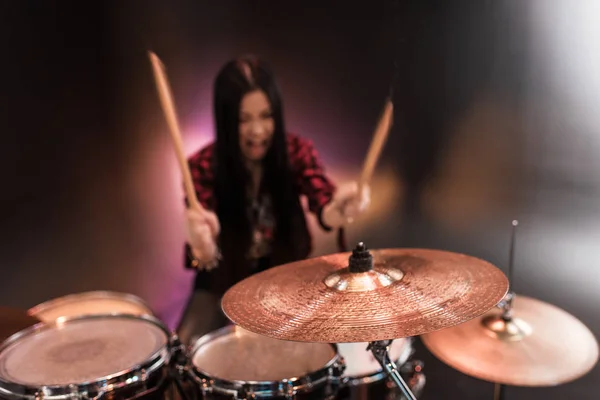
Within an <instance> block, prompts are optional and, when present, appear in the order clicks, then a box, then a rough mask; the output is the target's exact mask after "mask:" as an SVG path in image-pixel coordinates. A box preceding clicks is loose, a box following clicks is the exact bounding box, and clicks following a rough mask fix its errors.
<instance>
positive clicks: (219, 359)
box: [0, 243, 598, 400]
mask: <svg viewBox="0 0 600 400" xmlns="http://www.w3.org/2000/svg"><path fill="white" fill-rule="evenodd" d="M511 258H512V257H511ZM511 264H512V263H511ZM222 309H223V312H224V313H225V315H226V316H227V317H228V318H229V320H230V321H231V322H232V324H231V325H228V326H226V327H223V328H221V329H219V330H217V331H214V332H210V333H208V334H206V335H204V336H202V337H200V338H199V339H197V340H196V341H195V342H194V343H191V344H190V345H189V346H186V345H184V344H182V343H181V342H180V341H179V339H178V337H177V335H176V334H175V333H173V332H171V331H170V330H169V329H168V328H167V327H166V325H165V324H164V323H162V322H161V321H160V320H159V319H158V318H156V316H154V315H153V313H152V311H151V309H150V307H149V306H148V305H147V304H146V303H145V302H144V301H143V300H141V299H139V298H138V297H135V296H132V295H128V294H121V293H114V292H86V293H79V294H74V295H68V296H65V297H61V298H58V299H54V300H50V301H48V302H45V303H42V304H40V305H38V306H35V307H33V308H31V309H30V310H29V311H28V312H26V313H25V312H19V311H18V310H13V309H8V308H0V316H1V318H2V323H1V324H0V326H1V327H2V330H1V331H0V333H1V334H2V335H3V336H2V337H0V340H2V341H3V342H2V344H1V345H0V398H2V399H36V400H37V399H119V400H125V399H134V398H135V399H149V400H154V399H161V400H162V399H182V400H186V399H206V400H211V399H213V400H218V399H235V400H237V399H273V400H275V399H298V400H300V399H315V400H316V399H319V400H324V399H328V400H350V399H352V400H354V399H369V398H372V399H386V400H388V399H389V400H392V399H394V400H399V399H403V400H410V399H416V398H417V396H420V394H421V393H422V391H423V389H424V386H425V376H424V374H423V364H422V363H421V362H420V361H418V360H414V359H412V356H413V352H414V350H413V347H412V342H413V340H414V338H415V337H416V336H421V338H422V340H423V342H424V344H425V345H426V347H427V348H428V349H429V350H430V351H431V352H432V353H433V354H434V355H435V356H437V357H438V358H439V359H440V360H442V361H443V362H445V363H447V364H448V365H450V366H451V367H453V368H455V369H457V370H458V371H461V372H463V373H465V374H467V375H471V376H474V377H477V378H480V379H482V380H487V381H490V382H494V383H496V384H497V390H496V397H497V398H498V396H500V394H501V393H500V392H502V388H503V386H502V385H514V386H549V385H556V384H560V383H564V382H568V381H571V380H574V379H576V378H578V377H581V376H583V375H584V374H586V373H587V372H589V371H590V370H591V369H592V368H593V367H594V365H595V364H596V362H597V360H598V345H597V342H596V339H595V338H594V336H593V335H592V334H591V332H590V331H589V330H588V329H587V328H586V327H585V326H584V325H583V324H582V323H581V322H580V321H578V320H577V319H576V318H575V317H573V316H571V315H570V314H568V313H566V312H564V311H562V310H560V309H558V308H556V307H554V306H551V305H549V304H546V303H544V302H541V301H539V300H535V299H531V298H528V297H522V296H519V297H517V296H516V295H515V294H514V293H513V292H512V291H509V280H508V279H507V277H506V276H505V275H504V274H503V273H502V272H501V271H500V270H499V269H498V268H496V267H495V266H493V265H491V264H489V263H488V262H486V261H483V260H481V259H477V258H474V257H471V256H467V255H464V254H457V253H451V252H446V251H439V250H430V249H380V250H369V249H367V248H366V246H365V245H364V244H362V243H359V244H358V245H357V246H356V247H355V249H354V250H353V251H352V252H349V253H338V254H331V255H327V256H322V257H317V258H312V259H308V260H304V261H298V262H295V263H290V264H286V265H282V266H277V267H274V268H271V269H268V270H266V271H263V272H261V273H258V274H255V275H252V276H250V277H248V278H246V279H245V280H243V281H241V282H239V283H237V284H236V285H234V286H233V287H231V288H230V289H229V290H228V291H227V292H226V293H225V295H224V296H223V298H222ZM565 337H566V338H569V342H570V343H569V345H568V346H566V347H561V346H560V345H558V343H561V342H564V340H563V339H564V338H565ZM558 339H561V340H558Z"/></svg>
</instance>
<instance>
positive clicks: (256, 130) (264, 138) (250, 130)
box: [239, 90, 275, 161]
mask: <svg viewBox="0 0 600 400" xmlns="http://www.w3.org/2000/svg"><path fill="white" fill-rule="evenodd" d="M274 130H275V122H274V121H273V114H272V111H271V104H270V103H269V99H268V98H267V95H266V94H265V92H263V91H262V90H255V91H253V92H250V93H247V94H246V95H245V96H244V97H243V98H242V102H241V104H240V127H239V131H240V148H241V150H242V154H243V155H244V157H246V158H247V159H248V160H250V161H259V160H262V159H263V158H264V157H265V155H266V154H267V151H268V150H269V146H270V145H271V139H272V138H273V131H274Z"/></svg>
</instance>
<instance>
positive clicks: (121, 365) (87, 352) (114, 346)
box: [0, 316, 168, 387]
mask: <svg viewBox="0 0 600 400" xmlns="http://www.w3.org/2000/svg"><path fill="white" fill-rule="evenodd" d="M167 343H168V336H167V334H166V332H165V331H164V329H163V328H161V327H160V326H159V325H156V324H154V323H152V322H151V321H148V320H145V319H141V318H135V317H128V316H105V317H87V318H79V319H75V320H67V321H65V322H64V323H61V322H59V323H56V324H51V325H43V326H42V327H41V328H39V327H38V328H36V329H33V328H30V329H28V330H25V331H22V332H21V333H19V334H17V335H15V336H13V337H12V338H11V339H9V340H8V341H7V342H6V343H5V344H4V345H3V346H2V348H1V349H0V380H2V381H5V382H10V383H13V384H18V385H23V386H30V387H31V386H33V387H40V386H65V385H69V384H84V383H89V382H95V381H99V380H103V379H104V378H109V377H112V376H114V375H118V374H119V373H122V372H125V371H127V370H129V369H131V368H132V367H135V366H139V365H140V364H143V363H144V362H145V361H147V360H148V359H151V358H152V357H153V356H154V355H156V354H157V352H159V351H160V350H161V349H163V348H164V347H165V346H166V345H167Z"/></svg>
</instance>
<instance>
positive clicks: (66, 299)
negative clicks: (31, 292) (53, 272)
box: [27, 290, 154, 317]
mask: <svg viewBox="0 0 600 400" xmlns="http://www.w3.org/2000/svg"><path fill="white" fill-rule="evenodd" d="M87 298H97V299H103V300H104V299H116V300H126V301H127V302H129V303H135V304H136V305H138V306H140V307H141V308H143V309H144V311H145V312H146V313H147V314H142V315H154V311H153V310H152V308H150V305H149V304H148V303H146V302H145V301H144V300H143V299H142V298H141V297H139V296H136V295H134V294H131V293H124V292H113V291H110V290H92V291H88V292H79V293H71V294H67V295H65V296H60V297H56V298H54V299H50V300H46V301H44V302H43V303H40V304H37V305H35V306H33V307H31V308H30V309H29V310H27V314H29V316H31V317H38V316H39V315H40V314H42V313H43V312H44V311H48V310H51V309H55V308H56V307H57V306H60V305H62V304H67V303H70V302H72V301H73V300H77V299H87ZM86 315H95V314H86ZM98 315H106V313H99V314H98Z"/></svg>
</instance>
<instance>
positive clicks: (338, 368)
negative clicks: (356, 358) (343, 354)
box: [329, 358, 346, 381]
mask: <svg viewBox="0 0 600 400" xmlns="http://www.w3.org/2000/svg"><path fill="white" fill-rule="evenodd" d="M344 371H346V361H345V360H344V359H343V358H340V359H339V360H336V361H335V362H334V363H333V365H332V366H331V367H330V369H329V375H330V376H332V377H335V379H336V380H337V381H340V380H341V379H340V377H342V376H343V375H344Z"/></svg>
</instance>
